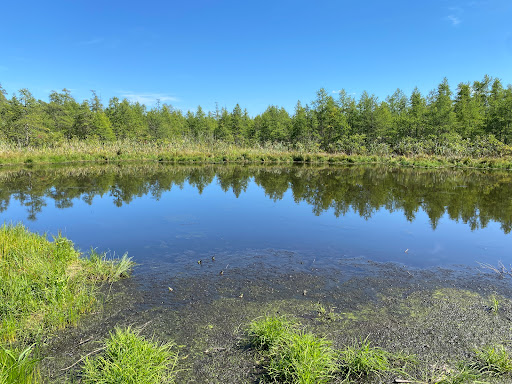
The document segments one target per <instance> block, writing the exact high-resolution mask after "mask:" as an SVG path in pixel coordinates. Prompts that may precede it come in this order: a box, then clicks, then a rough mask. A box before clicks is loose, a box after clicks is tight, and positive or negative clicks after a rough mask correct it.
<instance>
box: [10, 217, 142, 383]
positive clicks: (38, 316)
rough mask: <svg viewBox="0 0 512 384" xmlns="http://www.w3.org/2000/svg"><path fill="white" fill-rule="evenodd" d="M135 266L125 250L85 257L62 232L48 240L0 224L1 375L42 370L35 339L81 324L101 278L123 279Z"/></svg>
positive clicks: (92, 305)
mask: <svg viewBox="0 0 512 384" xmlns="http://www.w3.org/2000/svg"><path fill="white" fill-rule="evenodd" d="M132 267H133V262H132V261H131V260H130V259H129V258H127V257H126V256H123V258H121V259H119V260H107V259H106V258H105V256H104V255H98V254H96V253H94V252H92V254H91V255H90V257H88V258H86V257H82V255H81V254H80V252H79V251H77V250H76V249H75V248H74V247H73V244H72V242H71V241H69V240H67V239H66V238H64V237H62V236H60V235H59V236H57V237H55V238H54V239H53V241H49V240H48V239H47V238H46V236H42V235H38V234H34V233H31V232H29V231H28V230H27V229H26V228H25V227H24V226H22V225H16V226H13V225H3V226H2V227H0V318H1V323H0V346H2V345H3V346H2V347H1V349H0V351H1V352H0V379H5V380H7V381H6V382H7V383H10V382H23V381H22V380H21V379H20V377H21V376H27V377H32V376H37V373H36V370H37V368H36V365H35V364H33V362H34V360H33V358H31V355H33V346H31V345H32V342H33V341H34V340H37V338H38V337H39V336H43V335H46V334H48V332H50V331H52V330H56V329H60V328H64V327H65V326H67V325H70V324H76V323H77V321H78V319H79V317H80V315H82V314H83V313H86V312H90V311H92V310H93V309H95V308H97V305H98V301H97V293H98V283H99V282H113V281H116V280H119V279H120V278H122V277H124V276H127V275H128V274H129V272H130V270H131V268H132ZM25 368H26V369H25ZM27 370H28V373H27ZM18 371H19V372H18ZM16 372H17V373H16ZM31 375H32V376H31ZM11 376H13V377H14V378H13V377H11ZM6 378H7V379H6ZM27 380H28V379H27ZM0 382H2V380H0ZM27 382H31V381H27Z"/></svg>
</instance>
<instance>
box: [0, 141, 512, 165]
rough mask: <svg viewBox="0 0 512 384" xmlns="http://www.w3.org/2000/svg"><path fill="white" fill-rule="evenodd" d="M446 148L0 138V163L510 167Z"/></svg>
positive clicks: (505, 161) (505, 156)
mask: <svg viewBox="0 0 512 384" xmlns="http://www.w3.org/2000/svg"><path fill="white" fill-rule="evenodd" d="M487 152H489V151H483V152H482V153H480V152H478V154H475V152H474V151H464V150H458V151H454V150H452V149H447V150H438V151H435V152H434V153H430V151H429V152H423V151H398V152H397V151H393V150H390V149H389V148H388V149H386V150H382V149H381V148H380V147H375V148H374V147H370V148H368V149H366V148H365V149H364V150H361V151H353V152H348V153H344V152H335V153H327V152H322V151H319V150H318V149H315V148H305V149H296V148H292V147H287V146H286V145H281V144H269V145H266V146H254V147H245V146H238V145H234V144H228V143H223V142H214V143H204V142H194V141H189V140H181V141H174V142H140V141H117V142H108V143H100V142H88V141H72V142H65V143H61V144H59V145H56V146H46V147H17V146H14V145H8V144H1V143H0V165H11V164H59V163H67V162H97V163H105V162H119V161H160V162H171V163H225V162H232V163H269V164H276V163H284V164H286V163H290V164H291V163H294V162H302V163H314V164H364V163H383V164H389V165H406V166H419V167H431V168H436V167H471V168H495V169H512V156H511V155H510V154H509V153H508V152H506V153H505V152H503V153H501V152H499V151H498V152H493V151H490V152H489V153H487Z"/></svg>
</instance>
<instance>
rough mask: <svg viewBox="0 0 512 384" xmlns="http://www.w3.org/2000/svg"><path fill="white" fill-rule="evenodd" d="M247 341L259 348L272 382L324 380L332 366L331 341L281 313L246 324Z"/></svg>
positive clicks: (307, 383)
mask: <svg viewBox="0 0 512 384" xmlns="http://www.w3.org/2000/svg"><path fill="white" fill-rule="evenodd" d="M248 337H249V342H250V344H251V345H252V346H253V347H256V348H257V349H259V350H260V351H262V352H263V354H264V357H265V359H266V360H267V364H266V371H267V375H268V378H269V379H270V380H271V381H272V382H279V383H294V384H314V383H315V384H316V383H319V384H320V383H327V382H329V380H330V379H331V378H332V377H333V376H332V375H333V373H334V371H335V370H336V358H337V355H336V353H335V351H334V350H333V349H332V347H331V343H330V342H329V341H328V340H326V339H324V338H320V337H317V336H315V335H313V334H312V333H306V332H304V331H301V330H299V329H298V328H297V325H296V324H294V323H293V322H292V321H290V320H288V319H286V318H284V317H263V318H261V319H257V320H254V321H253V322H251V323H250V324H249V327H248Z"/></svg>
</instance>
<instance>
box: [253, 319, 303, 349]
mask: <svg viewBox="0 0 512 384" xmlns="http://www.w3.org/2000/svg"><path fill="white" fill-rule="evenodd" d="M295 328H296V326H295V325H294V323H293V322H291V321H290V320H288V319H286V318H285V317H272V316H267V317H263V318H261V319H258V320H254V321H252V322H251V323H250V324H249V327H248V330H247V334H248V337H249V344H250V345H251V346H253V347H254V348H257V349H261V350H268V349H270V347H272V346H273V345H276V344H278V343H279V342H280V340H281V339H282V338H283V337H284V336H285V335H288V334H290V333H291V332H293V330H294V329H295Z"/></svg>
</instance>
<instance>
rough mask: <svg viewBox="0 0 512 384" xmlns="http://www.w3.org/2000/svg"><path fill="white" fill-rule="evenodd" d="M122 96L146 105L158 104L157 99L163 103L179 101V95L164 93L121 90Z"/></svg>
mask: <svg viewBox="0 0 512 384" xmlns="http://www.w3.org/2000/svg"><path fill="white" fill-rule="evenodd" d="M121 97H122V98H125V99H128V100H129V101H131V102H133V103H140V104H144V105H153V104H156V101H157V100H160V102H161V103H168V102H176V101H179V99H178V98H177V97H174V96H169V95H165V94H163V93H136V92H121Z"/></svg>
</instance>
